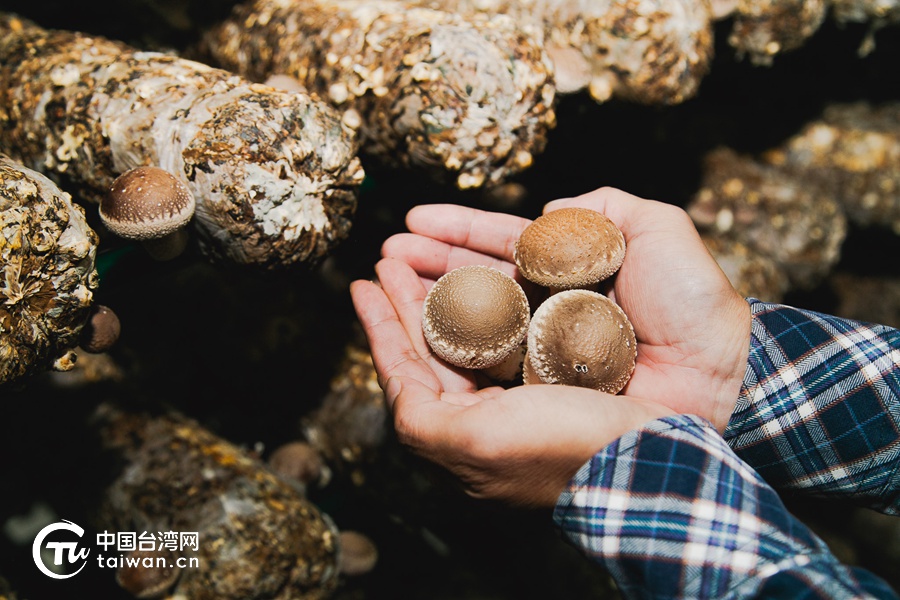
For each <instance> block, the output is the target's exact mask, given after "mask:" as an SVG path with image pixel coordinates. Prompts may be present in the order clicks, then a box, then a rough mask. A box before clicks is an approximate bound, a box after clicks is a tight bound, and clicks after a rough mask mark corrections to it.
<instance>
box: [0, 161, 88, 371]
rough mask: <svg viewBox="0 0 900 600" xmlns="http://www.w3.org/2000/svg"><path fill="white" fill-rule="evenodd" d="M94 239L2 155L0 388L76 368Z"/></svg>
mask: <svg viewBox="0 0 900 600" xmlns="http://www.w3.org/2000/svg"><path fill="white" fill-rule="evenodd" d="M96 254H97V234H96V233H94V232H93V231H92V230H91V228H90V227H89V226H88V224H87V221H85V218H84V211H83V210H82V208H81V207H80V206H78V205H77V204H74V203H73V202H72V199H71V197H70V196H69V195H68V194H66V193H65V192H62V191H61V190H60V189H59V188H58V187H57V186H56V184H54V183H53V182H52V181H50V180H49V179H47V178H46V177H44V176H43V175H41V174H40V173H36V172H34V171H32V170H31V169H27V168H25V167H24V166H22V165H21V164H19V163H17V162H15V161H13V160H11V159H9V158H8V157H5V156H2V155H0V384H4V383H7V382H10V381H13V380H15V379H18V378H20V377H23V376H25V375H27V374H30V373H34V372H37V371H39V370H42V369H46V368H49V367H53V368H57V369H60V370H66V369H68V368H71V367H72V366H74V353H73V352H72V348H74V347H75V346H77V345H78V341H79V335H80V333H81V330H82V327H83V326H84V323H85V321H86V320H87V318H88V315H89V312H90V307H91V301H92V299H93V290H95V289H96V288H97V284H98V279H97V271H96V269H95V268H94V259H95V258H96Z"/></svg>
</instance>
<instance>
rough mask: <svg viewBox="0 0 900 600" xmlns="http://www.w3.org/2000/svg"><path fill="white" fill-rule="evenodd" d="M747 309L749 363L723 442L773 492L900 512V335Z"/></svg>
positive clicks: (771, 309)
mask: <svg viewBox="0 0 900 600" xmlns="http://www.w3.org/2000/svg"><path fill="white" fill-rule="evenodd" d="M748 301H749V303H750V307H751V312H752V314H753V322H752V328H751V338H750V357H749V360H748V364H747V371H746V373H745V376H744V383H743V386H742V388H741V393H740V397H739V399H738V402H737V404H736V406H735V409H734V412H733V413H732V416H731V420H730V422H729V423H728V427H727V428H726V430H725V439H726V440H727V441H728V443H729V444H730V445H731V447H732V448H733V449H734V451H735V452H736V453H737V454H738V456H740V457H741V458H742V459H743V460H745V461H746V462H747V463H748V464H750V465H751V466H752V467H753V468H754V469H756V470H757V471H758V472H759V474H760V475H762V476H763V478H765V480H766V481H768V482H769V483H770V484H771V485H773V486H775V487H776V488H778V489H802V490H806V491H808V492H810V493H813V494H817V495H828V496H832V497H844V498H851V499H853V500H855V501H858V502H864V503H866V504H867V505H868V506H870V507H872V508H876V509H879V510H882V511H884V512H888V513H895V514H896V513H898V512H900V468H898V467H900V332H898V330H896V329H892V328H890V327H885V326H882V325H870V324H866V323H860V322H858V321H851V320H847V319H840V318H837V317H832V316H829V315H823V314H819V313H815V312H812V311H806V310H799V309H795V308H791V307H788V306H783V305H778V304H767V303H764V302H760V301H758V300H755V299H752V298H751V299H749V300H748Z"/></svg>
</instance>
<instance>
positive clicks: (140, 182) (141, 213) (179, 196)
mask: <svg viewBox="0 0 900 600" xmlns="http://www.w3.org/2000/svg"><path fill="white" fill-rule="evenodd" d="M194 205H195V203H194V196H193V194H191V191H190V190H189V189H188V188H187V186H186V185H185V184H184V183H183V182H182V181H181V180H180V179H178V178H177V177H175V176H174V175H172V174H171V173H169V172H168V171H166V170H164V169H160V168H158V167H137V168H134V169H131V170H129V171H126V172H124V173H122V174H121V175H119V176H118V177H117V178H116V180H115V181H113V184H112V186H110V188H109V191H108V192H107V194H106V196H104V197H103V200H102V201H101V203H100V219H101V220H102V221H103V224H104V225H106V227H108V228H109V230H110V231H112V232H113V233H114V234H116V235H118V236H119V237H123V238H127V239H132V240H153V239H157V238H161V237H163V236H166V235H168V234H170V233H173V232H175V231H177V230H179V229H181V228H182V227H184V226H185V225H187V223H188V221H190V220H191V217H192V216H193V214H194Z"/></svg>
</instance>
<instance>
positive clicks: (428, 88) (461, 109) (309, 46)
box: [204, 0, 555, 189]
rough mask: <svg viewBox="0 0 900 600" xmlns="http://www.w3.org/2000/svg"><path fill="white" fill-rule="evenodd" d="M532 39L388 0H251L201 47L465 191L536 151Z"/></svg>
mask: <svg viewBox="0 0 900 600" xmlns="http://www.w3.org/2000/svg"><path fill="white" fill-rule="evenodd" d="M540 39H541V37H540V31H538V30H536V29H534V28H529V27H520V26H517V24H516V23H515V22H514V21H513V20H512V19H510V18H508V17H490V16H487V15H477V16H475V17H472V18H466V19H464V18H462V17H461V16H459V15H456V14H450V13H447V12H442V11H437V10H431V9H428V8H422V7H416V6H414V5H413V3H410V2H403V1H399V0H377V1H375V0H297V1H295V2H281V1H278V0H257V1H256V2H252V3H247V4H243V5H239V6H237V7H236V8H235V11H234V13H233V15H232V17H231V18H230V19H229V20H228V21H226V22H225V23H223V24H221V25H220V26H219V27H217V28H215V29H214V30H213V31H211V32H210V34H209V35H208V36H207V37H206V42H205V44H206V48H205V50H204V51H205V52H209V53H210V54H211V55H212V57H213V59H214V60H216V61H218V62H219V63H220V64H221V65H223V66H224V67H226V68H228V69H232V70H234V71H236V72H238V73H241V74H243V75H245V76H247V77H249V78H251V79H254V80H258V81H262V80H265V79H266V78H267V77H269V76H270V75H276V74H283V75H289V76H291V77H294V78H296V79H297V80H298V81H300V82H301V83H302V84H303V85H304V86H306V88H308V89H309V90H312V91H314V92H316V93H317V94H319V95H320V96H322V97H323V98H327V99H329V100H330V101H331V102H332V103H333V104H334V105H335V106H337V107H339V108H340V109H341V110H343V111H344V119H345V122H347V123H349V124H352V125H354V126H358V127H359V129H360V131H361V133H362V138H363V149H364V150H365V151H366V152H368V153H370V154H372V155H377V156H378V157H379V158H380V159H382V160H383V161H384V162H385V163H387V164H392V165H403V166H409V165H412V166H416V167H424V168H428V169H430V170H431V171H432V172H433V173H435V174H437V175H439V176H442V177H443V176H446V175H450V176H452V177H455V179H456V183H457V185H458V186H459V187H460V188H463V189H465V188H473V187H479V186H481V185H483V184H488V185H489V184H497V183H500V182H501V181H502V180H503V179H504V178H506V177H507V176H508V175H510V174H513V173H516V172H518V171H521V170H522V169H524V168H526V167H528V166H529V165H531V163H532V160H533V156H534V155H535V154H537V153H538V152H541V151H542V150H543V148H544V145H545V144H546V137H547V132H548V130H549V129H550V128H551V127H553V125H554V124H555V115H554V112H553V108H552V105H553V100H554V95H555V88H554V86H553V83H552V65H551V63H550V59H549V57H548V56H547V54H546V53H545V52H544V49H543V46H542V45H541V43H540Z"/></svg>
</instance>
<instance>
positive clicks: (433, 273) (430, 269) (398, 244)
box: [381, 233, 518, 287]
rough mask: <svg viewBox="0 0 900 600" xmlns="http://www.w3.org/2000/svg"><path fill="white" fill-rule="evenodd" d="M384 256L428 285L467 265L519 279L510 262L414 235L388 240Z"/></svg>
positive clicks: (408, 234)
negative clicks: (496, 271)
mask: <svg viewBox="0 0 900 600" xmlns="http://www.w3.org/2000/svg"><path fill="white" fill-rule="evenodd" d="M381 255H382V256H384V257H391V258H397V259H399V260H402V261H403V262H405V263H406V264H408V265H409V266H410V267H412V268H413V269H415V271H416V273H418V274H419V276H420V277H422V278H424V279H425V280H426V281H429V282H430V281H435V280H436V279H438V278H439V277H440V276H441V275H443V274H445V273H449V272H450V271H452V270H453V269H455V268H457V267H462V266H466V265H485V266H488V267H493V268H495V269H499V270H500V271H503V272H504V273H506V274H507V275H509V276H510V277H516V276H517V275H518V272H517V271H516V267H515V265H514V264H513V263H511V262H509V261H506V260H503V259H499V258H496V257H494V256H491V255H489V254H484V253H482V252H475V251H473V250H469V249H468V248H461V247H459V246H454V245H452V244H447V243H445V242H441V241H439V240H435V239H432V238H429V237H426V236H423V235H418V234H413V233H401V234H397V235H394V236H392V237H390V238H388V239H387V240H386V241H385V242H384V245H382V247H381ZM426 287H427V286H426Z"/></svg>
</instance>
